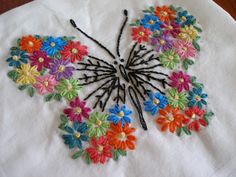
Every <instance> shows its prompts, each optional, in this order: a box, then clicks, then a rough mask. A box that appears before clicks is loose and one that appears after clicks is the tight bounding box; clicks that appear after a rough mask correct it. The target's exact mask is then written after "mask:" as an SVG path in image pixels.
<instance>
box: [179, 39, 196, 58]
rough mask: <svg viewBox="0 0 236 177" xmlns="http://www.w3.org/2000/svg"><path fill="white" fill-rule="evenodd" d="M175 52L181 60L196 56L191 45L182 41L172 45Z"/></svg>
mask: <svg viewBox="0 0 236 177" xmlns="http://www.w3.org/2000/svg"><path fill="white" fill-rule="evenodd" d="M174 48H175V51H176V52H177V53H178V54H179V56H180V57H181V58H182V59H186V58H191V57H195V56H196V52H197V51H196V49H195V48H194V46H193V44H192V43H191V42H188V41H184V40H177V41H176V42H175V43H174Z"/></svg>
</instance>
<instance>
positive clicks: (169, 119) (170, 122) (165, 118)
mask: <svg viewBox="0 0 236 177" xmlns="http://www.w3.org/2000/svg"><path fill="white" fill-rule="evenodd" d="M159 113H160V116H159V117H158V118H157V120H156V123H157V124H161V125H162V127H161V131H166V130H167V128H169V131H170V132H171V133H174V132H175V130H176V128H177V127H181V126H182V120H183V119H184V115H183V114H181V113H180V109H179V108H172V107H171V106H170V105H168V106H167V107H166V108H165V109H162V110H160V111H159Z"/></svg>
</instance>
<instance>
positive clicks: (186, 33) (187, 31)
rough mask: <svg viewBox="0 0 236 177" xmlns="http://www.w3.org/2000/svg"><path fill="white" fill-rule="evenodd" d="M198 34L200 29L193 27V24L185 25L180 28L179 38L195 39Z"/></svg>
mask: <svg viewBox="0 0 236 177" xmlns="http://www.w3.org/2000/svg"><path fill="white" fill-rule="evenodd" d="M197 36H198V31H197V30H196V29H195V28H194V27H193V25H190V26H185V27H184V28H181V29H180V33H179V38H181V39H183V40H185V41H192V40H195V39H196V37H197Z"/></svg>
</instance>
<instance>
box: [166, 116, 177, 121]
mask: <svg viewBox="0 0 236 177" xmlns="http://www.w3.org/2000/svg"><path fill="white" fill-rule="evenodd" d="M166 119H167V120H169V121H171V122H172V121H173V120H175V118H174V117H173V115H172V114H168V115H167V116H166Z"/></svg>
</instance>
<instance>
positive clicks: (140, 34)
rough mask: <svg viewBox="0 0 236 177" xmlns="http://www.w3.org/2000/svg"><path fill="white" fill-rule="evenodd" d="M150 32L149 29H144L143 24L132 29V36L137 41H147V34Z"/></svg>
mask: <svg viewBox="0 0 236 177" xmlns="http://www.w3.org/2000/svg"><path fill="white" fill-rule="evenodd" d="M151 34H152V32H151V31H150V29H148V28H146V29H145V28H144V27H143V26H140V27H138V28H133V29H132V38H133V40H135V41H138V42H139V43H142V42H148V41H149V36H150V35H151Z"/></svg>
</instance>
